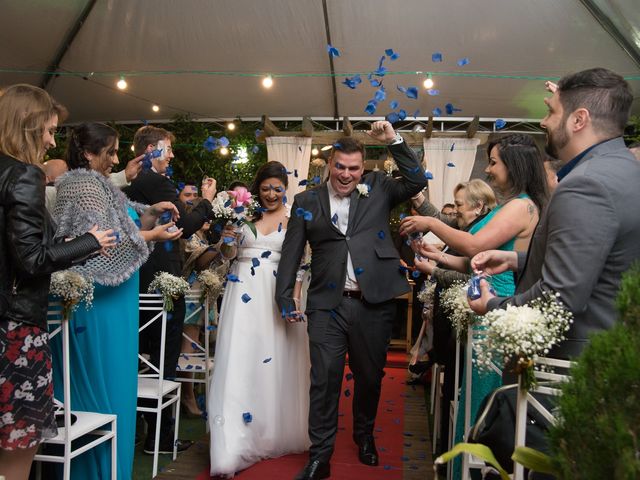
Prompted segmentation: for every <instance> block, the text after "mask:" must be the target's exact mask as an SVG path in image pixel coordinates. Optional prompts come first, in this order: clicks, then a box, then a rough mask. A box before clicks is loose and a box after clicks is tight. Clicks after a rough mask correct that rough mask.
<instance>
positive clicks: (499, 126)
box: [496, 118, 507, 130]
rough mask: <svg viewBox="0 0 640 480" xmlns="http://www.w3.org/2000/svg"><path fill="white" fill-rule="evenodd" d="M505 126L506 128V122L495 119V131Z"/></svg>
mask: <svg viewBox="0 0 640 480" xmlns="http://www.w3.org/2000/svg"><path fill="white" fill-rule="evenodd" d="M506 126H507V122H506V121H504V120H503V119H502V118H497V119H496V130H500V129H502V128H504V127H506Z"/></svg>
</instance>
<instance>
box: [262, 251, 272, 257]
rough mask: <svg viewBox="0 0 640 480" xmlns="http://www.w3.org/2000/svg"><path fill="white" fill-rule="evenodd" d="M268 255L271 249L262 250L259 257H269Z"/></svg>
mask: <svg viewBox="0 0 640 480" xmlns="http://www.w3.org/2000/svg"><path fill="white" fill-rule="evenodd" d="M269 255H271V250H265V251H264V252H262V254H261V255H260V258H269Z"/></svg>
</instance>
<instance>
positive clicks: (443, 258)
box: [440, 252, 447, 265]
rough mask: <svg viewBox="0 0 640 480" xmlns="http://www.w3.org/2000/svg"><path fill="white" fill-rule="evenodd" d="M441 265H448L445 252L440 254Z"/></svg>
mask: <svg viewBox="0 0 640 480" xmlns="http://www.w3.org/2000/svg"><path fill="white" fill-rule="evenodd" d="M440 263H442V264H444V265H446V264H447V257H446V254H445V253H444V252H442V253H441V254H440Z"/></svg>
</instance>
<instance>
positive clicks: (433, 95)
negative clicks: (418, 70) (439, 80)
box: [427, 88, 440, 97]
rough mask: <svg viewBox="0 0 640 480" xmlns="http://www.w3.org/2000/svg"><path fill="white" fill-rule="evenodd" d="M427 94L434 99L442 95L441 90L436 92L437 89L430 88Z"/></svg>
mask: <svg viewBox="0 0 640 480" xmlns="http://www.w3.org/2000/svg"><path fill="white" fill-rule="evenodd" d="M427 93H428V94H429V95H431V96H432V97H435V96H436V95H440V90H436V89H435V88H430V89H429V90H427Z"/></svg>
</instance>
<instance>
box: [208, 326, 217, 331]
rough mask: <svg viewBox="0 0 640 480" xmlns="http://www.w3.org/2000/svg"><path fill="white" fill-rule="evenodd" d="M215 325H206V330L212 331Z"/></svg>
mask: <svg viewBox="0 0 640 480" xmlns="http://www.w3.org/2000/svg"><path fill="white" fill-rule="evenodd" d="M215 329H216V326H215V325H207V330H209V331H212V330H215Z"/></svg>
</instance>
